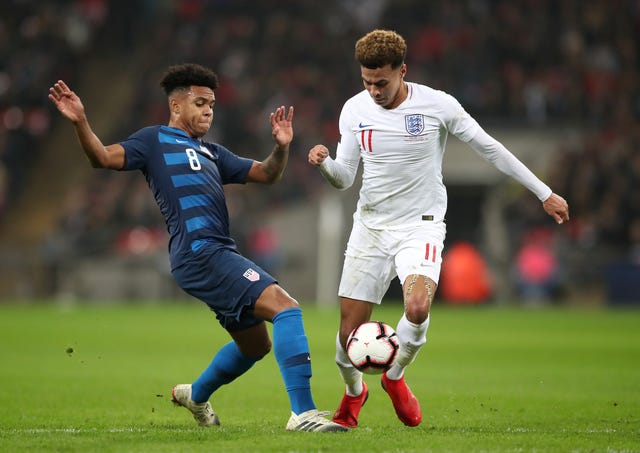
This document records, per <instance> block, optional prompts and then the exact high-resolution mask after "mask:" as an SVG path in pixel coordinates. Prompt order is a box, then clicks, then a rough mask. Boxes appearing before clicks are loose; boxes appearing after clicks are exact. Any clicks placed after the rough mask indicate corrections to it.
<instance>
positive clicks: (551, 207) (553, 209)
mask: <svg viewBox="0 0 640 453" xmlns="http://www.w3.org/2000/svg"><path fill="white" fill-rule="evenodd" d="M542 207H543V208H544V210H545V211H546V212H547V214H549V215H550V216H551V217H553V220H555V221H556V222H557V223H563V222H566V221H569V204H568V203H567V202H566V200H565V199H564V198H562V197H561V196H560V195H558V194H555V193H552V194H551V195H550V196H549V198H547V199H546V200H544V201H543V202H542Z"/></svg>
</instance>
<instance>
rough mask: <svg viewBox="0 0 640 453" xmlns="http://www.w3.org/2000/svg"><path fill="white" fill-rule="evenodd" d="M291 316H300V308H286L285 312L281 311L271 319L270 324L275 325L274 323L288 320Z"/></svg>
mask: <svg viewBox="0 0 640 453" xmlns="http://www.w3.org/2000/svg"><path fill="white" fill-rule="evenodd" d="M291 316H302V308H300V307H292V308H287V309H286V310H282V311H281V312H280V313H278V314H277V315H275V316H274V317H273V321H272V322H273V323H274V324H275V322H276V321H281V320H284V319H286V318H290V317H291Z"/></svg>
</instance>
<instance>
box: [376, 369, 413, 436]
mask: <svg viewBox="0 0 640 453" xmlns="http://www.w3.org/2000/svg"><path fill="white" fill-rule="evenodd" d="M381 384H382V388H383V389H384V391H385V392H387V394H388V395H389V397H390V398H391V402H392V403H393V408H394V410H395V412H396V415H397V416H398V418H399V419H400V421H401V422H402V423H404V424H405V425H407V426H418V425H419V424H420V422H421V421H422V410H421V409H420V403H419V402H418V400H417V398H416V397H415V396H414V394H413V392H411V389H410V388H409V386H408V385H407V383H406V382H405V381H404V376H403V377H402V378H400V379H398V380H392V379H389V378H388V377H387V373H384V374H383V375H382V380H381Z"/></svg>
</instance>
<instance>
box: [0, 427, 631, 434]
mask: <svg viewBox="0 0 640 453" xmlns="http://www.w3.org/2000/svg"><path fill="white" fill-rule="evenodd" d="M162 430H163V431H165V430H167V429H166V428H162ZM194 430H201V431H211V432H212V433H215V432H216V431H219V430H220V429H219V428H212V429H202V428H187V429H183V428H171V429H169V431H171V432H175V433H191V432H193V431H194ZM155 431H158V429H154V428H133V427H131V428H24V429H22V428H13V429H0V434H9V435H25V434H97V433H110V434H117V433H150V432H155ZM429 431H437V432H441V433H459V434H465V433H483V434H513V433H516V434H518V433H519V434H553V433H556V434H615V433H618V432H619V430H617V429H613V428H603V429H595V428H589V429H575V430H574V429H559V430H553V431H549V430H546V429H535V428H523V427H514V428H505V429H492V428H489V429H488V428H468V427H467V428H443V429H441V428H430V429H429Z"/></svg>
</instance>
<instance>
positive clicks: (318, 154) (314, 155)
mask: <svg viewBox="0 0 640 453" xmlns="http://www.w3.org/2000/svg"><path fill="white" fill-rule="evenodd" d="M327 157H329V150H328V149H327V147H326V146H324V145H316V146H314V147H313V148H311V150H309V163H310V164H311V165H314V166H316V167H318V166H320V164H321V163H322V162H324V160H325V159H326V158H327Z"/></svg>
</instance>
